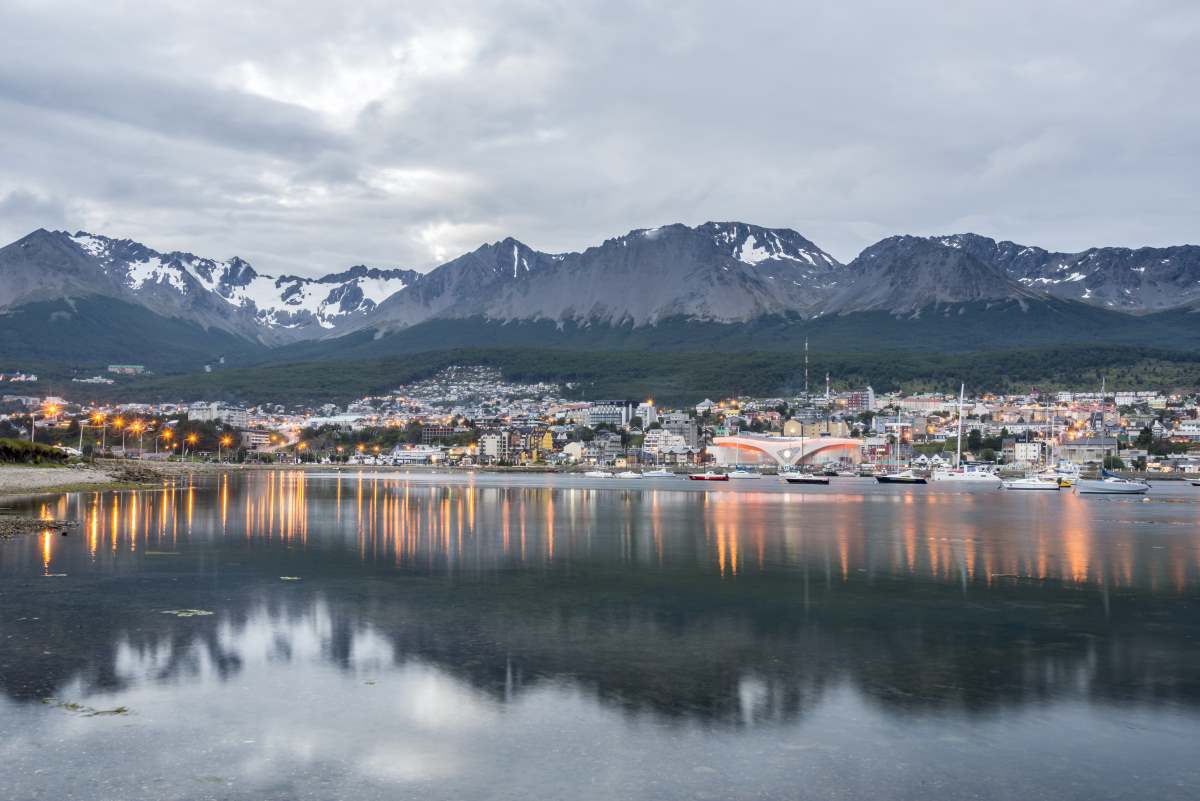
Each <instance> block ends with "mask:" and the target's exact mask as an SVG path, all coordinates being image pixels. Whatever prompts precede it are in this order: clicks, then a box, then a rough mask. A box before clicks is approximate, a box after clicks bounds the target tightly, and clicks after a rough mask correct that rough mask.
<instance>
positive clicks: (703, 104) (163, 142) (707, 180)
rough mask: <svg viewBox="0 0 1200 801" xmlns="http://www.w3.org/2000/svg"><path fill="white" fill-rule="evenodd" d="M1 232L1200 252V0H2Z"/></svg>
mask: <svg viewBox="0 0 1200 801" xmlns="http://www.w3.org/2000/svg"><path fill="white" fill-rule="evenodd" d="M0 25H2V26H3V28H4V30H5V37H4V38H5V45H4V47H3V48H0V238H2V239H3V241H5V242H7V241H11V240H13V239H15V238H17V237H19V236H22V235H24V234H25V233H28V232H29V231H30V230H33V229H34V228H37V227H47V228H67V229H70V230H76V229H86V230H89V231H93V232H97V233H104V234H107V235H110V236H119V237H130V238H134V239H138V240H140V241H143V242H145V243H147V244H149V245H151V246H154V247H157V248H159V249H176V248H178V249H187V250H191V251H193V252H196V253H199V254H202V255H206V256H214V257H228V256H232V255H235V254H236V255H241V256H243V257H244V258H247V259H249V260H250V261H251V262H252V263H254V264H255V265H256V266H257V267H258V268H259V269H260V271H265V272H282V271H286V272H299V273H307V274H313V273H323V272H327V271H330V270H334V269H340V268H343V267H345V266H348V265H350V264H355V263H363V262H365V263H368V264H374V265H399V266H411V267H416V268H419V269H425V268H428V267H431V266H433V265H435V264H437V263H439V262H440V261H443V260H445V259H448V258H451V257H453V256H455V255H458V254H459V253H462V252H465V251H467V250H471V249H473V248H475V247H477V246H478V245H479V244H481V243H483V242H486V241H494V240H496V239H500V238H502V237H504V236H507V235H513V236H516V237H518V238H519V239H521V240H523V241H525V242H527V243H528V244H530V245H531V246H533V247H535V248H538V249H541V250H549V251H561V250H572V249H579V248H583V247H586V246H587V245H589V244H593V243H597V242H599V241H601V240H602V239H604V238H605V237H608V236H612V235H616V234H620V233H623V232H625V231H627V230H629V229H631V228H641V227H650V226H655V225H659V224H662V223H667V222H675V221H680V222H686V223H689V224H697V223H701V222H704V221H706V220H742V221H749V222H755V223H759V224H763V225H770V226H779V227H790V228H795V229H797V230H799V231H801V232H802V233H804V234H805V235H806V236H808V237H809V238H810V239H812V240H814V241H815V242H816V243H817V244H819V245H821V246H822V247H824V248H825V249H826V250H828V251H830V252H831V253H832V254H833V255H835V256H837V257H838V258H841V259H843V260H849V259H850V258H852V257H853V256H854V255H855V254H856V253H857V252H858V251H859V250H860V249H862V248H863V247H864V246H866V245H867V244H869V243H871V242H873V241H875V240H877V239H879V238H881V237H883V236H886V235H889V234H893V233H900V232H903V233H919V234H933V233H952V232H960V231H965V230H972V231H976V232H979V233H983V234H987V235H991V236H997V237H1004V238H1008V239H1014V240H1016V241H1020V242H1024V243H1030V244H1039V245H1042V246H1045V247H1050V248H1057V249H1067V250H1070V249H1082V248H1084V247H1086V246H1089V245H1093V244H1116V245H1141V244H1150V245H1165V244H1175V243H1183V242H1191V243H1197V242H1200V231H1198V230H1197V228H1198V226H1200V199H1198V198H1200V103H1198V102H1197V90H1196V83H1197V81H1198V80H1200V78H1198V75H1200V3H1197V2H1195V0H1129V2H1124V1H1122V0H1079V1H1078V2H1076V1H1072V0H1056V1H1055V2H1045V0H1037V2H1024V0H1010V1H1009V2H1005V3H995V2H977V3H976V2H963V3H948V2H943V0H910V1H909V2H906V3H896V2H891V1H888V2H882V1H881V2H853V1H852V0H837V1H836V2H806V1H805V0H790V2H788V1H785V2H770V1H769V0H762V1H760V2H756V3H750V4H736V5H735V4H732V3H727V2H726V3H716V2H713V3H709V2H680V3H670V2H629V1H628V0H600V1H598V2H591V1H590V0H564V1H563V2H554V1H553V0H541V1H538V2H522V1H521V0H516V1H514V0H509V1H508V2H503V3H499V2H497V3H492V2H486V1H484V0H471V1H468V2H456V0H439V2H412V3H409V2H398V0H384V1H383V2H377V3H375V2H355V0H345V2H342V3H336V4H334V3H315V2H314V3H306V2H303V0H286V2H273V1H269V0H255V2H253V3H248V2H244V0H238V1H237V2H223V1H222V0H208V2H204V3H197V2H194V0H188V1H187V2H157V3H144V4H143V3H134V2H106V3H96V2H86V3H78V4H75V3H65V2H64V3H53V2H45V0H28V1H27V0H3V2H2V3H0Z"/></svg>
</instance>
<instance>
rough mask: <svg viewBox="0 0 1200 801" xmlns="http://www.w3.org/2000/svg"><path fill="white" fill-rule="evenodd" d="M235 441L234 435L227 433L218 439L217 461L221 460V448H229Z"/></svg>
mask: <svg viewBox="0 0 1200 801" xmlns="http://www.w3.org/2000/svg"><path fill="white" fill-rule="evenodd" d="M232 443H233V437H231V436H229V435H228V434H226V435H225V436H223V437H221V438H220V439H219V440H217V461H218V462H220V461H221V448H228V447H229V446H230V445H231V444H232Z"/></svg>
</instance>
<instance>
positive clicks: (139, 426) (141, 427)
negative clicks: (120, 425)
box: [121, 420, 158, 459]
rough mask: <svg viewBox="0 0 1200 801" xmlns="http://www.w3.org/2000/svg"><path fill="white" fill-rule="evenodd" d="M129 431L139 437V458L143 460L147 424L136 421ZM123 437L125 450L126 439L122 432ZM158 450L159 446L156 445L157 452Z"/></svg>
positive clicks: (122, 441)
mask: <svg viewBox="0 0 1200 801" xmlns="http://www.w3.org/2000/svg"><path fill="white" fill-rule="evenodd" d="M129 429H130V430H131V431H132V432H133V433H135V434H137V435H138V458H139V459H141V458H142V432H143V431H145V430H146V424H145V423H143V422H142V421H141V420H134V421H133V423H132V425H130V426H129ZM121 437H122V439H121V447H122V449H123V448H124V447H125V439H124V437H125V432H124V431H122V432H121ZM157 448H158V446H157V445H155V449H156V450H157Z"/></svg>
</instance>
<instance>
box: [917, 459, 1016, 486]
mask: <svg viewBox="0 0 1200 801" xmlns="http://www.w3.org/2000/svg"><path fill="white" fill-rule="evenodd" d="M929 478H930V479H932V480H933V481H970V482H972V483H983V484H998V483H1000V476H998V475H996V474H995V473H993V472H992V471H991V470H989V469H988V468H986V467H984V466H982V465H974V464H965V465H963V466H962V467H960V468H958V469H957V470H955V469H954V468H952V467H939V468H938V469H936V470H934V471H933V472H932V473H931V474H930V476H929Z"/></svg>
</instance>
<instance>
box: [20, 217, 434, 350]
mask: <svg viewBox="0 0 1200 801" xmlns="http://www.w3.org/2000/svg"><path fill="white" fill-rule="evenodd" d="M0 270H2V273H0V275H2V276H3V280H2V281H0V306H12V305H14V304H16V303H20V302H23V301H28V300H36V299H52V298H59V297H71V296H78V295H100V296H104V297H113V298H116V299H119V300H128V301H131V302H134V303H137V304H139V305H142V306H145V307H146V308H148V309H150V310H151V311H154V312H155V313H156V314H160V315H164V316H167V317H176V318H181V319H186V320H189V321H191V322H195V323H198V324H200V325H201V326H203V327H206V328H208V327H216V328H220V329H223V330H227V331H231V332H234V333H238V334H240V335H242V336H246V337H248V338H251V339H255V340H258V341H261V342H264V343H267V344H273V343H278V342H285V341H292V340H295V339H300V338H305V337H311V336H317V335H319V334H320V333H321V332H323V331H327V330H331V329H333V328H335V327H336V325H337V324H338V323H339V322H340V321H343V320H345V319H348V318H350V317H354V316H362V315H365V314H367V313H369V312H370V311H372V310H373V309H374V308H375V306H376V305H377V304H378V303H380V302H381V301H382V300H384V299H385V298H387V297H388V296H390V295H392V294H394V293H395V292H398V291H400V290H401V289H404V288H405V287H406V286H408V285H409V284H411V283H412V282H413V281H414V280H415V278H416V276H417V275H418V274H417V273H415V272H413V271H411V270H383V269H376V268H368V267H364V266H358V267H352V268H350V269H349V270H346V271H344V272H340V273H335V274H332V275H327V276H325V277H323V278H302V277H299V276H279V277H272V276H269V275H260V274H258V273H257V272H256V271H255V270H254V268H253V267H251V266H250V265H249V264H248V263H247V262H245V261H243V260H242V259H239V258H236V257H234V258H231V259H229V260H227V261H217V260H214V259H209V258H203V257H200V256H196V255H194V254H191V253H184V252H178V251H175V252H170V253H162V252H159V251H156V250H153V249H151V248H149V247H147V246H145V245H143V244H141V243H139V242H134V241H132V240H129V239H111V238H109V237H105V236H99V235H96V234H89V233H86V232H83V231H80V232H78V233H75V234H68V233H66V232H62V231H54V232H50V231H36V232H34V233H33V234H30V235H29V236H27V237H25V238H24V239H22V240H19V241H18V242H15V243H13V244H12V245H9V246H8V247H6V248H4V249H3V250H2V251H0Z"/></svg>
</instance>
